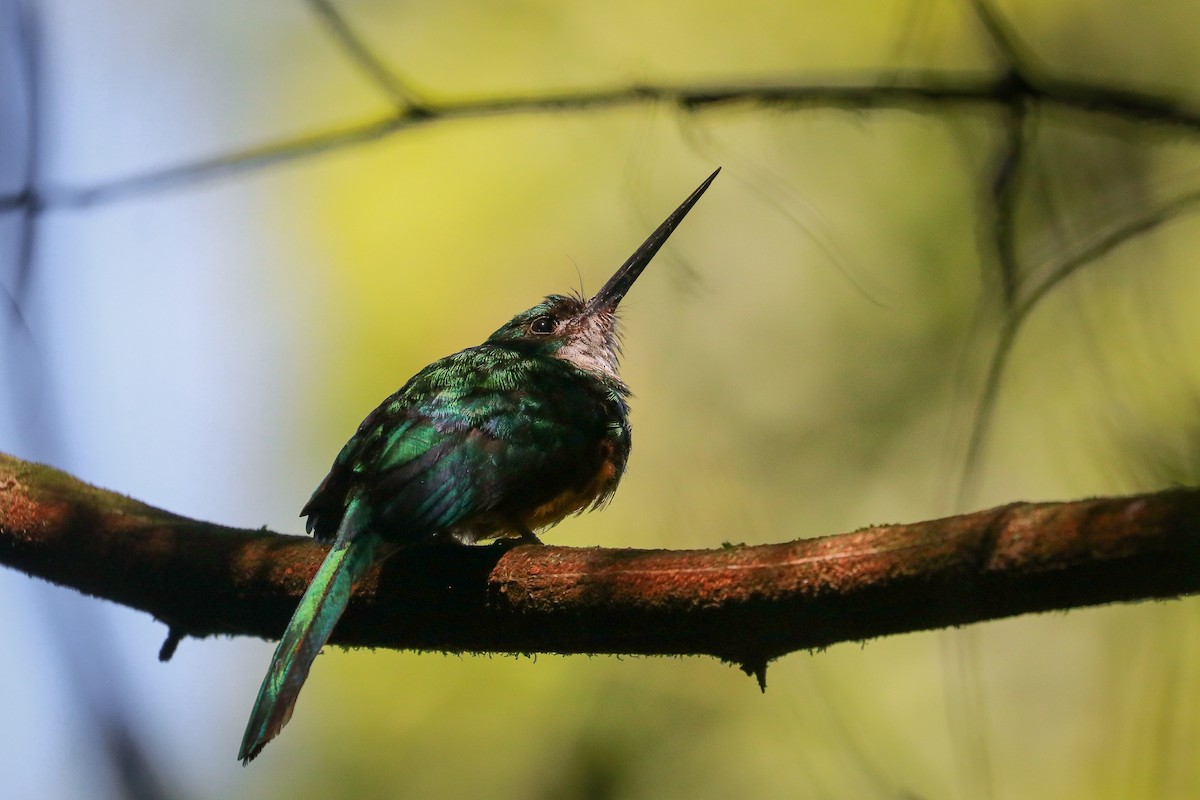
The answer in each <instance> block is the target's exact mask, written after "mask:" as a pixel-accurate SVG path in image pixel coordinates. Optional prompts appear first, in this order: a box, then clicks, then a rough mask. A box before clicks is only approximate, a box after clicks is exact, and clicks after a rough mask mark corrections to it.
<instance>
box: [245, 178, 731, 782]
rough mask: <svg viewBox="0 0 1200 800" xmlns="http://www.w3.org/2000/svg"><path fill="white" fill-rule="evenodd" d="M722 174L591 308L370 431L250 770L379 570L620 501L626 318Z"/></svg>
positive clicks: (552, 309) (510, 330)
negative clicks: (353, 596) (649, 269)
mask: <svg viewBox="0 0 1200 800" xmlns="http://www.w3.org/2000/svg"><path fill="white" fill-rule="evenodd" d="M718 171H719V170H718ZM716 175H717V173H716V172H714V173H713V174H712V175H711V176H709V178H708V179H707V180H706V181H704V183H702V184H701V185H700V187H699V188H697V189H696V191H694V192H693V193H692V194H691V195H690V196H689V197H688V198H687V200H685V201H684V202H683V204H682V205H680V206H679V208H677V209H676V210H675V211H674V212H673V213H672V214H671V215H670V216H669V217H668V218H667V220H666V221H665V222H663V224H662V225H660V226H659V227H658V229H657V230H655V231H654V233H652V234H651V235H650V237H649V238H648V239H647V240H646V242H645V243H644V244H643V245H642V246H641V247H640V248H638V250H637V251H636V252H635V253H634V254H633V255H632V256H630V258H629V260H628V261H626V262H625V264H624V265H623V266H622V267H621V268H620V269H619V270H617V272H616V273H615V274H614V275H613V277H612V278H610V279H609V281H608V282H607V283H606V284H605V285H604V287H603V288H601V289H600V291H599V292H597V293H596V295H595V296H593V297H592V298H591V299H590V300H586V301H585V300H583V299H582V298H578V297H566V296H562V295H552V296H550V297H547V298H546V299H545V300H544V301H543V302H541V303H539V304H538V305H536V306H534V307H533V308H531V309H529V310H528V311H525V312H523V313H521V314H518V315H517V316H516V317H513V319H512V320H510V321H509V322H508V323H507V324H505V325H504V326H503V327H501V328H500V329H499V330H497V331H496V332H495V333H493V334H492V335H491V336H489V337H488V339H487V341H486V342H484V343H483V344H481V345H478V346H476V347H471V348H468V349H466V350H463V351H461V352H458V353H455V354H453V355H451V356H447V357H445V358H443V359H440V360H438V361H435V362H433V363H432V364H430V365H429V366H427V367H425V368H424V369H423V370H421V371H420V372H418V373H417V374H416V375H414V376H413V377H412V378H411V379H410V380H409V381H408V383H406V384H405V385H404V386H403V387H402V388H401V389H400V390H399V391H397V392H396V393H395V394H394V395H392V396H391V397H389V398H388V399H387V400H385V401H384V402H383V403H382V404H381V405H380V406H379V407H378V408H377V409H375V411H373V412H372V413H371V414H370V415H369V416H368V417H367V418H366V419H365V420H363V422H362V424H361V425H360V426H359V428H358V432H357V433H355V435H354V436H353V437H352V438H351V439H350V441H349V442H347V443H346V445H345V447H343V448H342V451H341V452H340V453H339V454H338V456H337V458H336V459H335V461H334V464H333V468H332V469H331V470H330V471H329V474H328V475H327V476H326V477H325V480H324V481H322V482H321V485H320V486H318V487H317V490H316V491H315V492H314V493H313V496H312V498H311V499H310V500H309V501H308V504H307V505H306V506H305V507H304V509H303V511H302V512H301V515H302V516H307V517H308V523H307V527H308V530H309V531H310V532H311V533H312V534H313V536H314V537H315V538H316V539H317V540H318V541H322V542H331V543H332V546H331V548H330V552H329V555H328V556H327V557H326V559H325V561H324V562H323V563H322V564H321V567H320V568H319V569H318V571H317V574H316V575H315V576H314V577H313V580H312V583H311V584H310V585H309V587H308V590H307V591H306V592H305V594H304V597H303V598H301V600H300V604H299V605H298V606H297V608H296V612H295V614H294V615H293V616H292V620H291V622H289V623H288V627H287V630H286V631H284V634H283V637H282V638H281V639H280V642H279V646H278V647H277V648H276V650H275V655H274V657H273V658H272V661H271V666H270V668H269V669H268V672H267V675H266V677H265V678H264V679H263V684H262V687H261V689H260V690H259V694H258V699H257V700H256V702H255V705H254V709H253V710H252V712H251V715H250V720H249V722H248V724H247V726H246V733H245V736H244V738H243V739H242V746H241V751H240V752H239V754H238V757H239V758H241V759H242V761H243V763H245V762H249V761H250V760H251V759H252V758H254V757H255V756H256V755H257V754H258V753H259V751H260V750H261V749H262V748H263V746H264V745H265V744H266V743H267V742H268V741H270V740H271V739H272V738H273V737H274V736H275V735H276V734H277V733H278V732H279V731H280V730H281V729H282V728H283V726H284V725H285V724H287V721H288V719H289V718H290V717H291V713H292V708H293V707H294V705H295V702H296V697H297V695H298V694H299V692H300V689H301V687H302V686H303V684H304V680H305V678H306V677H307V675H308V671H309V668H310V666H311V665H312V662H313V659H314V658H316V655H317V653H318V652H319V651H320V649H321V647H322V645H324V644H325V642H326V641H327V640H328V639H329V636H330V634H331V633H332V632H333V628H334V626H335V625H336V624H337V621H338V619H339V618H340V617H341V615H342V612H343V611H344V610H345V607H346V603H347V602H348V601H349V598H350V592H351V589H352V588H353V585H354V583H355V582H356V581H357V580H358V579H359V578H360V577H361V576H362V575H363V574H364V573H365V572H366V571H367V570H368V569H369V568H370V567H371V566H372V564H374V563H376V562H377V561H378V560H379V559H381V558H385V557H387V556H388V555H389V554H391V553H393V552H395V551H396V550H397V549H398V548H399V547H402V546H403V545H406V544H411V543H413V542H417V541H421V540H426V539H431V538H442V539H453V540H457V541H459V542H463V543H468V544H469V543H472V542H475V541H478V540H479V539H484V538H492V537H497V536H516V537H521V538H524V539H527V540H529V541H531V542H536V541H537V538H536V537H535V535H534V533H533V531H535V530H537V529H539V528H543V527H546V526H548V525H552V524H554V523H556V522H558V521H559V520H561V519H562V518H563V517H565V516H567V515H569V514H573V513H578V512H581V511H584V510H585V509H588V508H593V507H596V506H598V505H601V504H603V503H604V502H605V501H606V500H607V499H608V498H609V497H611V496H612V493H613V492H614V491H615V490H616V488H617V483H618V482H619V481H620V479H621V474H622V473H623V472H624V470H625V463H626V460H627V459H628V457H629V447H630V432H629V422H628V418H627V414H628V411H629V407H628V405H627V403H626V399H627V398H628V397H629V390H628V388H626V386H625V384H624V383H622V382H621V379H620V378H619V377H618V375H617V356H618V351H619V347H618V341H617V323H616V317H615V312H616V308H617V305H618V304H619V303H620V301H621V299H622V298H623V297H624V296H625V293H626V292H627V291H628V290H629V288H630V286H632V285H633V282H634V281H635V280H636V279H637V277H638V275H640V274H641V272H642V270H643V269H644V268H645V266H646V265H647V264H648V263H649V262H650V259H651V258H653V257H654V254H655V253H657V252H658V249H659V248H660V247H662V245H663V243H664V242H665V241H666V240H667V238H668V237H669V236H670V235H671V232H672V231H673V230H674V229H675V227H676V226H677V225H678V224H679V222H680V221H681V220H682V219H683V217H684V216H685V215H686V214H687V212H688V211H690V210H691V208H692V206H693V205H695V203H696V201H698V200H699V199H700V196H701V195H702V194H703V193H704V191H705V189H707V188H708V185H709V184H710V183H711V182H712V181H713V179H714V178H715V177H716Z"/></svg>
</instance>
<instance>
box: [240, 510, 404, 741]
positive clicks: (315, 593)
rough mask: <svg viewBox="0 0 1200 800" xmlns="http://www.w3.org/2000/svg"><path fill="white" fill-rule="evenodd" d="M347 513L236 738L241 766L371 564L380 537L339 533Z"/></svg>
mask: <svg viewBox="0 0 1200 800" xmlns="http://www.w3.org/2000/svg"><path fill="white" fill-rule="evenodd" d="M353 516H355V515H354V509H353V508H351V509H350V510H348V511H347V513H346V519H345V520H343V523H342V531H341V532H339V536H338V538H337V541H336V542H334V545H333V548H332V549H330V551H329V555H327V556H326V557H325V561H324V562H322V564H321V567H320V569H318V570H317V574H316V575H314V576H313V579H312V583H310V584H309V586H308V589H307V590H306V591H305V592H304V597H302V598H301V599H300V605H298V606H297V607H296V612H295V613H294V614H292V620H291V622H289V623H288V626H287V630H285V631H284V632H283V637H282V638H281V639H280V640H279V646H278V647H276V648H275V655H274V656H273V657H272V658H271V666H270V668H269V669H268V670H267V675H266V677H265V678H263V682H262V688H260V689H259V690H258V699H257V700H256V701H255V702H254V710H253V711H251V712H250V721H249V722H248V723H247V724H246V733H245V735H244V736H243V737H242V747H241V750H240V751H239V752H238V758H239V759H241V761H242V763H243V764H248V763H250V761H251V759H253V758H254V757H255V756H257V755H258V753H259V751H261V750H262V749H263V747H264V746H265V745H266V744H267V742H269V741H271V740H272V739H273V738H275V736H276V734H278V733H279V731H280V730H282V729H283V726H284V725H286V724H287V722H288V720H289V719H291V716H292V708H293V707H294V706H295V705H296V698H297V696H299V694H300V688H301V687H302V686H304V680H305V678H307V677H308V670H309V668H310V667H311V666H312V663H313V659H315V658H316V657H317V653H319V652H320V651H321V647H322V646H324V644H325V642H326V641H328V640H329V635H330V634H331V633H333V628H334V626H335V625H336V624H337V621H338V619H339V618H340V617H341V616H342V612H343V611H345V610H346V604H347V603H348V602H349V601H350V590H351V589H352V588H353V586H354V583H355V582H356V581H357V580H358V579H359V578H360V577H362V575H363V573H365V572H366V571H367V570H368V569H369V568H370V567H371V565H372V564H374V563H375V557H376V555H377V554H378V551H379V549H380V545H381V543H382V540H380V539H379V537H377V536H375V535H373V534H371V533H366V534H364V535H362V536H359V537H355V536H347V535H345V534H346V533H347V532H348V531H347V529H348V528H350V527H351V526H352V522H351V520H350V518H351V517H353ZM348 523H349V524H348Z"/></svg>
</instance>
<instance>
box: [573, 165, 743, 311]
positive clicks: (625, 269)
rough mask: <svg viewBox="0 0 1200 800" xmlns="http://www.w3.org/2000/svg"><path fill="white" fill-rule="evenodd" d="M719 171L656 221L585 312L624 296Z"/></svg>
mask: <svg viewBox="0 0 1200 800" xmlns="http://www.w3.org/2000/svg"><path fill="white" fill-rule="evenodd" d="M720 171H721V168H720V167H717V169H716V170H715V171H714V172H713V174H712V175H709V176H708V177H707V178H705V179H704V183H702V184H700V185H699V186H698V187H696V191H694V192H692V193H691V194H690V195H688V198H687V199H686V200H684V201H683V202H682V203H681V204H680V205H679V208H677V209H675V210H674V211H672V212H671V216H669V217H667V218H666V219H665V220H664V221H663V224H662V225H659V226H658V228H656V229H655V231H654V233H652V234H650V236H649V237H648V238H647V239H646V241H644V242H642V246H641V247H639V248H638V249H637V250H635V251H634V252H633V255H631V256H630V257H629V259H628V260H627V261H626V262H625V263H624V264H622V265H621V268H620V269H618V270H617V271H616V272H615V273H613V276H612V277H611V278H609V279H608V283H606V284H604V286H603V287H601V289H600V291H598V292H596V294H594V295H593V296H592V299H591V300H588V304H587V311H588V313H595V312H597V311H612V310H613V309H615V308H616V307H617V304H618V303H620V302H621V298H623V297H625V293H626V292H628V291H629V287H630V286H633V282H634V281H636V280H637V279H638V276H639V275H641V274H642V270H644V269H645V268H646V265H647V264H649V263H650V259H652V258H654V254H655V253H657V252H658V251H659V248H661V247H662V246H663V244H665V243H666V241H667V239H668V238H670V236H671V233H672V232H673V231H674V230H675V229H676V228H677V227H679V223H680V222H682V221H683V218H684V217H686V216H687V213H688V212H689V211H691V210H692V206H694V205H696V202H697V201H698V200H699V199H700V196H701V195H702V194H704V190H705V189H707V188H708V185H709V184H710V183H712V182H713V179H714V178H716V177H717V173H718V172H720Z"/></svg>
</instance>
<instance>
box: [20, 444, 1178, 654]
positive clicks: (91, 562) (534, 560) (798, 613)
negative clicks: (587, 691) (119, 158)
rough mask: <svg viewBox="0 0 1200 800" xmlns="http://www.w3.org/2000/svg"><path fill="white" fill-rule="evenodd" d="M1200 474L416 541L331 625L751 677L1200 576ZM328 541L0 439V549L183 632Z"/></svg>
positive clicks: (277, 584)
mask: <svg viewBox="0 0 1200 800" xmlns="http://www.w3.org/2000/svg"><path fill="white" fill-rule="evenodd" d="M1198 523H1200V490H1194V489H1188V490H1173V491H1167V492H1160V493H1155V494H1144V495H1136V496H1131V497H1120V498H1098V499H1093V500H1084V501H1078V502H1072V503H1037V504H1033V503H1014V504H1011V505H1007V506H1003V507H1000V508H994V509H990V510H987V511H979V512H975V513H972V514H964V515H960V516H955V517H948V518H945V519H939V520H932V521H927V522H919V523H913V524H909V525H885V526H878V527H872V528H867V529H864V530H861V531H857V532H854V533H847V534H842V535H838V536H829V537H824V538H818V539H805V540H800V541H795V542H788V543H785V544H771V545H758V546H737V547H732V546H730V547H725V548H722V549H716V550H612V549H604V548H566V547H553V546H547V547H529V546H524V547H514V546H510V545H496V546H492V547H476V548H454V549H453V550H450V549H448V546H427V547H418V548H412V549H410V550H407V551H404V552H402V553H401V554H399V555H397V556H395V557H393V558H392V559H391V560H389V561H387V562H385V563H384V564H383V565H382V566H381V567H379V568H377V569H376V570H374V571H373V572H372V573H371V574H370V575H369V576H368V578H367V579H365V580H364V582H363V583H362V584H361V585H360V587H359V589H358V591H357V592H356V595H355V599H354V601H352V602H351V604H350V607H349V609H348V610H347V612H346V615H345V616H344V617H343V619H342V622H341V623H340V624H339V626H338V629H337V631H335V633H334V636H333V639H332V641H333V642H335V643H338V644H343V645H354V646H370V647H394V648H415V649H423V650H439V651H451V652H463V651H493V652H520V653H528V652H548V653H617V654H621V653H636V654H653V655H691V654H706V655H712V656H717V657H719V658H722V659H724V660H727V661H731V662H733V663H737V664H740V665H742V666H743V668H744V669H746V670H747V671H748V672H753V673H756V674H758V675H759V676H760V677H761V676H762V675H763V672H764V670H765V665H766V662H767V661H768V660H770V659H772V658H775V657H777V656H780V655H783V654H785V653H788V652H791V651H794V650H801V649H812V648H820V647H826V646H828V645H831V644H835V643H837V642H843V641H852V640H861V639H868V638H872V637H876V636H883V635H887V634H893V633H904V632H910V631H917V630H925V629H931V628H940V627H946V626H950V625H962V624H966V623H970V622H979V621H983V620H989V619H996V618H1000V617H1006V616H1012V615H1015V614H1022V613H1028V612H1033V611H1049V610H1053V609H1065V608H1073V607H1078V606H1086V605H1095V604H1100V603H1110V602H1117V601H1130V600H1144V599H1149V598H1167V597H1175V596H1178V595H1182V594H1189V593H1195V592H1197V591H1200V538H1197V537H1196V535H1195V531H1196V529H1197V524H1198ZM323 555H324V549H323V548H322V547H320V546H318V545H316V544H314V543H313V542H312V541H311V540H309V539H307V538H302V537H297V536H282V535H279V534H275V533H271V532H269V531H266V530H257V531H248V530H238V529H233V528H227V527H223V526H220V525H213V524H210V523H205V522H199V521H196V520H192V519H187V518H184V517H180V516H176V515H174V514H170V513H168V512H165V511H162V510H159V509H156V508H153V507H151V506H147V505H144V504H142V503H139V502H137V501H135V500H131V499H129V498H126V497H123V496H121V495H117V494H114V493H111V492H107V491H103V490H100V489H96V488H94V487H91V486H88V485H86V484H83V483H81V482H79V481H77V480H75V479H74V478H72V477H70V476H69V475H67V474H65V473H62V472H59V471H57V470H54V469H52V468H49V467H45V466H41V465H35V464H30V463H28V462H23V461H20V460H18V459H15V458H12V457H9V456H0V562H2V563H4V564H7V565H9V566H11V567H14V568H16V569H19V570H22V571H24V572H26V573H28V574H30V575H35V576H37V577H41V578H44V579H46V580H49V581H52V582H54V583H58V584H63V585H66V586H70V587H72V588H75V589H77V590H79V591H81V592H85V593H87V594H91V595H96V596H98V597H103V598H106V599H109V600H113V601H114V602H117V603H121V604H124V605H127V606H131V607H133V608H136V609H140V610H142V611H146V612H148V613H150V614H153V615H154V616H155V617H157V618H158V619H160V620H162V621H164V622H166V623H167V624H168V625H169V626H170V627H171V635H170V637H169V639H168V643H167V646H166V647H165V648H164V655H165V656H169V654H170V650H172V649H173V647H174V644H175V643H176V642H178V640H179V638H180V637H182V636H207V635H211V634H232V635H239V634H242V635H253V636H261V637H263V638H274V637H275V636H277V635H278V633H279V631H281V630H282V628H283V626H284V624H285V622H286V621H287V618H288V617H289V616H290V614H291V612H292V610H293V608H294V606H295V603H296V601H297V600H298V598H299V596H300V594H301V593H302V592H303V590H304V587H305V586H306V584H307V583H308V580H309V578H310V577H311V576H312V573H313V572H314V571H315V570H316V568H317V566H318V564H319V563H320V561H321V559H322V557H323Z"/></svg>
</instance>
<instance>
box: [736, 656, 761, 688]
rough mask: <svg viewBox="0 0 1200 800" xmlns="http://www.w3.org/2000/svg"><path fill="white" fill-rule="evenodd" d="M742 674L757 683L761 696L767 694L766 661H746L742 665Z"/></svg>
mask: <svg viewBox="0 0 1200 800" xmlns="http://www.w3.org/2000/svg"><path fill="white" fill-rule="evenodd" d="M741 667H742V672H744V673H746V674H747V675H749V676H751V677H752V678H754V679H755V680H757V681H758V690H759V691H760V692H762V693H763V694H766V693H767V660H766V659H765V658H764V659H761V660H760V659H756V660H754V661H746V662H744V663H743V664H742V665H741Z"/></svg>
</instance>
